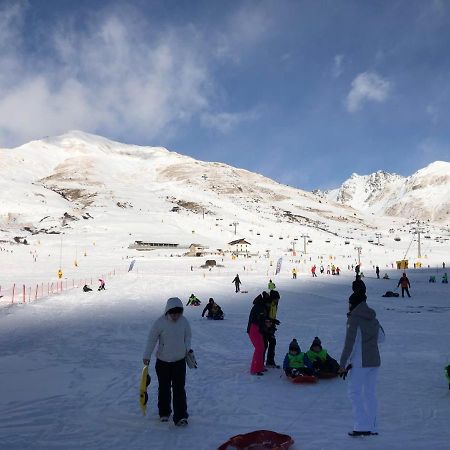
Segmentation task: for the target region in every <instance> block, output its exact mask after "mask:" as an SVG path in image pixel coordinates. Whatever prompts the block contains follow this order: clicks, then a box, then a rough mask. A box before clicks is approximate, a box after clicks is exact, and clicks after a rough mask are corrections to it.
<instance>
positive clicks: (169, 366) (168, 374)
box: [155, 358, 189, 423]
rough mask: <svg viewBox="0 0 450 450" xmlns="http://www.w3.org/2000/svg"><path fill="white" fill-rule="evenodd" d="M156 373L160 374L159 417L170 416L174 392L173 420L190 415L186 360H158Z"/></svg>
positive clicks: (176, 420)
mask: <svg viewBox="0 0 450 450" xmlns="http://www.w3.org/2000/svg"><path fill="white" fill-rule="evenodd" d="M155 369H156V375H157V376H158V410H159V417H164V416H170V413H171V412H172V409H171V400H172V392H173V421H174V422H175V423H177V422H178V421H179V420H181V419H187V418H188V417H189V415H188V413H187V403H186V391H185V390H184V385H185V382H186V360H185V359H184V358H183V359H180V360H179V361H175V362H165V361H161V360H160V359H157V360H156V365H155Z"/></svg>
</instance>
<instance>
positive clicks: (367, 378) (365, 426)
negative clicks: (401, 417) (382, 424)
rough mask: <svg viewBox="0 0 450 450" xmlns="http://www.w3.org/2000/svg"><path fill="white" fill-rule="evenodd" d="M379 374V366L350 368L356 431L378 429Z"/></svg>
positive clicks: (349, 384)
mask: <svg viewBox="0 0 450 450" xmlns="http://www.w3.org/2000/svg"><path fill="white" fill-rule="evenodd" d="M377 375H378V367H355V368H353V369H351V370H350V373H349V378H348V397H349V399H350V402H351V403H352V411H353V430H354V431H372V432H376V431H377V399H376V396H375V389H376V382H377Z"/></svg>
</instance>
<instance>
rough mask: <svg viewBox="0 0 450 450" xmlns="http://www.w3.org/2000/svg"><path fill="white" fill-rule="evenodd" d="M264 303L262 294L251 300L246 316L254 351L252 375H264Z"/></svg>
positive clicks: (251, 367)
mask: <svg viewBox="0 0 450 450" xmlns="http://www.w3.org/2000/svg"><path fill="white" fill-rule="evenodd" d="M266 311H267V310H266V305H265V302H264V299H263V297H262V295H261V294H260V295H258V297H256V298H255V300H253V308H252V309H251V311H250V315H249V317H248V325H247V333H248V335H249V337H250V340H251V341H252V344H253V347H255V351H254V352H253V358H252V363H251V366H250V373H251V374H252V375H258V376H261V375H264V339H263V335H262V330H263V329H264V321H265V319H266Z"/></svg>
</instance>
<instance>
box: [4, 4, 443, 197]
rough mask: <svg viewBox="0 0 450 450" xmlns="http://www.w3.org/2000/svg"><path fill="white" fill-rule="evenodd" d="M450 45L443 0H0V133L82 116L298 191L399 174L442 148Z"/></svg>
mask: <svg viewBox="0 0 450 450" xmlns="http://www.w3.org/2000/svg"><path fill="white" fill-rule="evenodd" d="M448 48H450V3H448V2H446V1H444V0H430V1H426V2H424V1H420V0H418V1H414V0H405V1H403V0H400V1H395V0H388V1H383V0H378V1H371V2H361V1H357V0H354V1H352V0H342V1H334V0H310V1H303V0H296V1H294V0H278V1H266V0H261V1H234V0H227V1H226V2H225V1H216V0H196V1H181V0H180V1H174V0H165V1H151V0H149V1H148V0H127V1H114V0H111V1H107V0H103V1H101V0H78V1H77V2H73V1H70V0H28V1H25V0H24V1H22V0H0V67H1V71H0V147H14V146H17V145H21V144H23V143H25V142H28V141H30V140H33V139H40V138H42V137H44V136H53V135H58V134H62V133H64V132H66V131H69V130H73V129H78V130H83V131H86V132H90V133H95V134H99V135H102V136H106V137H108V138H111V139H114V140H118V141H121V142H125V143H132V144H139V145H150V146H163V147H166V148H168V149H169V150H173V151H176V152H178V153H182V154H185V155H189V156H192V157H193V158H196V159H200V160H205V161H220V162H224V163H227V164H230V165H233V166H236V167H241V168H245V169H248V170H251V171H253V172H257V173H261V174H263V175H265V176H268V177H270V178H273V179H274V180H276V181H279V182H281V183H284V184H288V185H290V186H294V187H298V188H302V189H306V190H312V189H315V188H320V189H329V188H334V187H337V186H339V185H340V184H341V183H342V182H343V181H344V180H345V179H347V178H348V177H349V176H350V175H351V174H352V173H353V172H355V173H358V174H360V175H365V174H369V173H372V172H375V171H377V170H385V171H388V172H395V173H398V174H400V175H404V176H408V175H411V174H412V173H414V172H415V171H417V170H419V169H421V168H423V167H425V166H426V165H428V164H430V163H431V162H433V161H436V160H444V161H449V160H450V145H449V142H450V141H449V138H450V127H449V126H448V125H449V117H450V53H449V52H448ZM393 155H395V158H392V156H393ZM388 161H389V163H388Z"/></svg>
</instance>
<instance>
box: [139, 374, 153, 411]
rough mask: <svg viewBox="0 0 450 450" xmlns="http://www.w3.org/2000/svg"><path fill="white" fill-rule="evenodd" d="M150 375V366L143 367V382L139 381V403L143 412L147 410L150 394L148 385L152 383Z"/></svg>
mask: <svg viewBox="0 0 450 450" xmlns="http://www.w3.org/2000/svg"><path fill="white" fill-rule="evenodd" d="M150 380H151V378H150V375H149V374H148V366H144V368H143V369H142V375H141V382H140V383H139V404H140V405H141V410H142V414H144V416H145V414H146V412H147V402H148V394H147V387H148V385H149V384H150Z"/></svg>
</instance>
